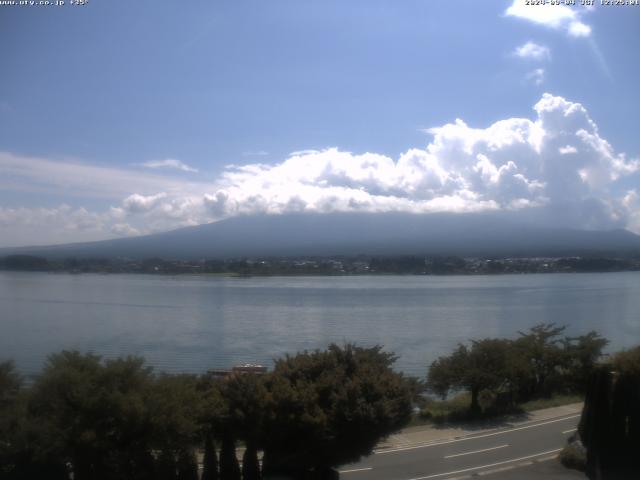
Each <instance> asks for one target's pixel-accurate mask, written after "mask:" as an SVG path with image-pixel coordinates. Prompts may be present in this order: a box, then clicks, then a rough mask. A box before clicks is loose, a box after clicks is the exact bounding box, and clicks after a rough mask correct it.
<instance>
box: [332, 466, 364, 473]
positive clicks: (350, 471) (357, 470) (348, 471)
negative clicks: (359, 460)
mask: <svg viewBox="0 0 640 480" xmlns="http://www.w3.org/2000/svg"><path fill="white" fill-rule="evenodd" d="M369 470H373V468H371V467H367V468H354V469H352V470H339V471H338V473H354V472H366V471H369Z"/></svg>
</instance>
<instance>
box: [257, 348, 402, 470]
mask: <svg viewBox="0 0 640 480" xmlns="http://www.w3.org/2000/svg"><path fill="white" fill-rule="evenodd" d="M394 361H395V357H394V355H393V354H390V353H387V352H384V351H383V350H382V348H381V347H379V346H378V347H373V348H361V347H356V346H354V345H351V344H347V345H345V346H343V347H340V346H338V345H335V344H334V345H331V346H329V348H328V349H327V350H324V351H320V350H316V351H313V352H304V353H299V354H297V355H294V356H286V357H285V358H283V359H281V360H278V361H277V362H276V366H275V369H274V372H273V375H271V376H270V378H269V383H268V389H269V392H270V405H269V412H270V415H271V417H270V419H269V425H268V428H267V435H268V438H269V443H268V444H267V445H265V456H266V460H265V462H267V464H268V466H269V467H273V468H278V467H287V468H290V469H309V468H311V467H314V468H316V469H323V468H327V467H333V466H337V465H341V464H344V463H348V462H353V461H356V460H358V459H359V458H360V457H361V456H363V455H367V454H369V453H371V451H372V450H373V447H374V446H375V445H376V443H377V442H378V441H380V440H381V439H382V438H384V437H385V436H387V435H389V434H390V433H392V432H393V431H395V430H397V429H399V428H401V427H402V426H403V425H404V424H405V423H406V422H408V420H409V418H410V415H411V390H410V388H409V386H408V384H407V382H406V380H405V378H404V377H403V376H402V375H401V374H398V373H396V372H394V371H393V370H392V369H391V365H392V364H393V362H394Z"/></svg>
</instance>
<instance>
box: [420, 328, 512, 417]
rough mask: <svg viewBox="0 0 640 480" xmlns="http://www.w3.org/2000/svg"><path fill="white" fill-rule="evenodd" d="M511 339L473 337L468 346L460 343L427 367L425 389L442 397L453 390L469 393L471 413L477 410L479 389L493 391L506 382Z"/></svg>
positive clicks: (478, 408)
mask: <svg viewBox="0 0 640 480" xmlns="http://www.w3.org/2000/svg"><path fill="white" fill-rule="evenodd" d="M510 348H511V342H510V341H508V340H503V339H490V338H487V339H484V340H474V341H472V342H471V347H470V348H469V347H467V346H466V345H463V344H460V345H458V348H457V349H456V350H455V351H454V352H453V353H452V354H451V355H449V356H444V357H440V358H438V359H437V360H436V361H434V362H433V363H432V364H431V366H430V367H429V374H428V381H427V385H428V387H429V389H430V390H431V391H432V392H434V393H436V394H438V395H440V396H442V397H445V396H446V395H447V394H448V393H450V392H451V391H452V390H455V389H466V390H468V391H469V392H470V393H471V405H470V407H469V409H470V412H471V413H472V414H478V413H479V412H480V410H481V409H480V403H479V395H480V392H481V391H482V390H483V389H488V390H497V389H499V388H500V387H502V386H505V385H506V384H507V381H508V373H507V364H508V358H509V357H508V355H509V351H510Z"/></svg>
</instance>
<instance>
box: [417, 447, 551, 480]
mask: <svg viewBox="0 0 640 480" xmlns="http://www.w3.org/2000/svg"><path fill="white" fill-rule="evenodd" d="M560 450H562V449H561V448H557V449H555V450H549V451H547V452H540V453H534V454H533V455H527V456H526V457H520V458H512V459H511V460H504V461H502V462H496V463H490V464H488V465H480V466H478V467H469V468H463V469H462V470H455V471H453V472H444V473H436V474H434V475H427V476H426V477H415V478H410V479H409V480H426V479H427V478H436V477H444V476H445V475H455V474H456V473H463V472H470V471H471V470H480V469H482V468H489V467H495V466H497V465H504V464H505V463H513V462H519V461H521V460H527V459H529V458H534V457H539V456H541V455H548V454H550V453H556V452H559V451H560Z"/></svg>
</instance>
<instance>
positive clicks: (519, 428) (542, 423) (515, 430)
mask: <svg viewBox="0 0 640 480" xmlns="http://www.w3.org/2000/svg"><path fill="white" fill-rule="evenodd" d="M579 416H580V414H578V415H571V416H569V417H563V418H557V419H555V420H548V421H546V422H541V423H536V424H534V425H526V426H524V427H516V428H510V429H508V430H501V431H499V432H493V433H485V434H484V435H475V436H470V437H464V438H456V439H454V440H446V441H444V442H438V443H429V444H426V445H414V446H412V447H401V448H394V449H391V450H381V451H378V452H374V455H383V454H385V453H395V452H404V451H406V450H415V449H417V448H428V447H435V446H437V445H446V444H448V443H455V442H465V441H467V440H475V439H477V438H486V437H493V436H495V435H503V434H505V433H511V432H517V431H518V430H526V429H527V428H535V427H541V426H542V425H548V424H550V423H556V422H562V421H564V420H571V419H572V418H577V417H579Z"/></svg>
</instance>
